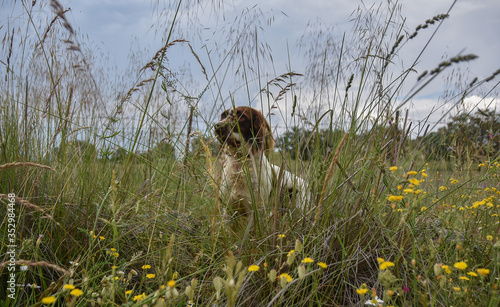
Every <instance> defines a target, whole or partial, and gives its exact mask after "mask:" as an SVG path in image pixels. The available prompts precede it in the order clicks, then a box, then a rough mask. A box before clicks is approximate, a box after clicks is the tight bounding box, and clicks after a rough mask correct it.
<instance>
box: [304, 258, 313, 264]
mask: <svg viewBox="0 0 500 307" xmlns="http://www.w3.org/2000/svg"><path fill="white" fill-rule="evenodd" d="M311 262H314V260H313V259H312V258H309V257H306V258H304V259H303V260H302V263H311Z"/></svg>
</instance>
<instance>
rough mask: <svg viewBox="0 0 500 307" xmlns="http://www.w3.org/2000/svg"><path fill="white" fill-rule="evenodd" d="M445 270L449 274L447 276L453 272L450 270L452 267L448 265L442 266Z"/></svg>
mask: <svg viewBox="0 0 500 307" xmlns="http://www.w3.org/2000/svg"><path fill="white" fill-rule="evenodd" d="M442 268H443V270H444V271H445V272H446V273H447V274H450V273H451V270H450V267H449V266H447V265H443V266H442Z"/></svg>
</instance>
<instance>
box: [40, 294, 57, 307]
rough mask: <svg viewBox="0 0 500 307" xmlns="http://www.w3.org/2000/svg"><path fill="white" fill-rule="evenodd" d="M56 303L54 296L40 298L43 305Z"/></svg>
mask: <svg viewBox="0 0 500 307" xmlns="http://www.w3.org/2000/svg"><path fill="white" fill-rule="evenodd" d="M55 301H56V298H55V297H54V296H47V297H44V298H42V303H43V304H46V305H48V304H53V303H54V302H55Z"/></svg>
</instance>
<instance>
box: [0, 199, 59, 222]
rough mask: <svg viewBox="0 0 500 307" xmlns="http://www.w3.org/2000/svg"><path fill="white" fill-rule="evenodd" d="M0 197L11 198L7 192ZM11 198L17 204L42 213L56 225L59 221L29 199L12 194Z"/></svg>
mask: <svg viewBox="0 0 500 307" xmlns="http://www.w3.org/2000/svg"><path fill="white" fill-rule="evenodd" d="M0 198H12V197H10V196H8V195H7V194H0ZM13 198H14V199H15V200H16V202H17V203H18V204H21V205H25V206H26V207H29V208H33V209H35V211H38V212H40V213H42V214H43V215H44V216H45V217H46V218H48V219H50V220H52V221H53V222H54V223H56V224H57V225H59V223H58V222H56V221H55V220H54V218H53V217H52V216H50V215H48V214H47V213H46V212H45V210H43V209H42V208H40V207H38V206H37V205H35V204H32V203H30V202H29V201H27V200H25V199H22V198H20V197H17V196H14V197H13Z"/></svg>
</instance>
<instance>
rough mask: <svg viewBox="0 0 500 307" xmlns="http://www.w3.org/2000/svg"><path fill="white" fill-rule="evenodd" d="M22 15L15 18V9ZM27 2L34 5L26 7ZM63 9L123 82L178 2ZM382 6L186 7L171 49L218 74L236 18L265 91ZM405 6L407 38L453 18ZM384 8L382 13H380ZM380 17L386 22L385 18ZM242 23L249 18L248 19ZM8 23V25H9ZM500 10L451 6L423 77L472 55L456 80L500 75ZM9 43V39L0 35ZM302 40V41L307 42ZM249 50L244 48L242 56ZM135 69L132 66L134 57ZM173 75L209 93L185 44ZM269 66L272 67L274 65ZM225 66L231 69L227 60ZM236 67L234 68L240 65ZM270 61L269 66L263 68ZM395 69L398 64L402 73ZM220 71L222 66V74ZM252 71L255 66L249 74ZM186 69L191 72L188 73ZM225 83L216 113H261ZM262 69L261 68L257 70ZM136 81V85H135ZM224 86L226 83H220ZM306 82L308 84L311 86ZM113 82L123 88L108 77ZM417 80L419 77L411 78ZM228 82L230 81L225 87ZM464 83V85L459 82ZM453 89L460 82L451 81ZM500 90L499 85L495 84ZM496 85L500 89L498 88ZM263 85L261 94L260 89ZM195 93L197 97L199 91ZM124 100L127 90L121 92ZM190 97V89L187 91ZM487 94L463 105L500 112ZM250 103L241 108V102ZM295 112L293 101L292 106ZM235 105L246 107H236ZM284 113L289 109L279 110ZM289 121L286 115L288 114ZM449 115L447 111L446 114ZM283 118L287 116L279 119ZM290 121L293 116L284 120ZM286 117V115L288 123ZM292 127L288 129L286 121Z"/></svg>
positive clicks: (215, 0) (436, 91)
mask: <svg viewBox="0 0 500 307" xmlns="http://www.w3.org/2000/svg"><path fill="white" fill-rule="evenodd" d="M16 2H17V8H19V2H20V1H16ZM29 2H31V1H29ZM49 2H50V1H45V2H44V1H39V3H41V4H40V7H41V8H38V10H45V11H47V12H50V6H49V5H48V3H49ZM59 2H60V3H61V4H62V5H63V6H64V7H65V8H70V9H71V10H70V12H68V13H67V15H66V16H67V18H68V20H69V22H70V23H71V24H72V26H73V27H74V28H75V29H77V31H78V33H80V34H81V35H85V36H87V37H88V39H86V41H85V42H86V43H87V41H89V42H92V44H93V46H96V47H97V49H99V50H100V54H104V55H105V56H104V57H105V58H106V60H104V61H102V63H103V64H102V65H108V66H109V67H113V69H111V70H110V71H112V73H115V74H121V75H122V77H123V74H127V76H129V73H130V71H134V70H135V71H138V70H139V68H140V67H141V66H142V65H144V64H145V63H147V62H148V61H149V60H150V59H151V57H152V56H153V55H154V54H155V52H156V51H157V50H158V49H160V48H161V47H162V46H163V44H164V42H165V38H166V33H167V32H168V29H169V25H170V23H171V20H172V18H173V11H174V9H175V5H176V3H177V2H173V1H171V2H169V1H157V0H121V1H118V0H85V1H82V0H59ZM380 3H387V1H382V2H381V1H363V2H362V1H352V0H313V1H299V0H269V1H244V0H236V1H221V0H210V1H203V0H200V1H187V0H185V1H183V5H182V7H181V14H180V16H179V17H178V18H179V19H178V21H179V23H178V24H177V27H176V28H175V29H174V32H173V37H172V38H173V39H186V40H188V41H190V43H191V45H192V46H193V49H194V51H195V52H196V53H197V54H198V55H199V56H200V59H201V61H202V63H203V64H204V65H205V66H206V67H207V69H208V70H210V67H209V66H210V63H211V61H212V62H213V63H212V64H213V65H214V66H215V67H217V66H218V65H221V63H224V59H223V58H221V57H220V56H217V55H216V53H217V52H220V53H222V54H224V51H222V50H226V51H227V50H230V48H231V47H232V46H231V45H226V41H225V40H224V38H227V37H230V36H231V35H232V34H231V31H232V28H231V25H232V24H233V23H234V21H235V19H236V18H239V23H238V25H240V26H241V25H242V24H247V25H249V31H252V30H254V29H255V30H257V31H258V33H259V34H258V38H259V43H262V50H263V52H264V53H266V51H267V53H266V54H267V55H268V56H269V58H262V59H261V61H262V67H263V68H262V69H263V71H261V75H262V76H263V77H262V80H260V81H261V82H264V83H265V82H266V81H267V80H270V79H272V78H274V77H276V76H278V75H280V74H282V73H285V72H287V71H288V70H289V69H290V66H291V69H292V70H294V71H296V72H299V73H302V74H304V73H307V69H306V67H305V65H306V63H305V60H304V55H303V53H304V51H305V48H304V45H302V48H301V46H300V42H301V38H302V39H303V40H302V42H304V41H307V35H310V33H311V29H312V28H313V27H311V26H309V27H308V25H315V29H316V30H317V29H320V28H321V29H322V31H325V32H329V33H328V34H329V36H331V38H333V39H334V40H336V43H337V44H338V43H339V42H340V41H341V39H342V35H343V34H344V33H347V34H348V35H349V33H351V30H352V27H353V21H352V19H353V18H354V17H353V16H354V15H353V14H352V13H353V12H355V11H356V10H357V8H359V7H361V8H364V9H369V8H372V10H376V9H377V7H378V6H379V4H380ZM399 3H400V4H401V12H400V13H399V12H398V15H400V16H401V20H402V19H404V20H405V30H406V31H409V32H411V31H413V30H414V29H415V27H416V26H417V25H419V24H422V23H424V22H425V20H426V19H429V18H432V17H433V16H435V15H437V14H442V13H445V12H446V11H448V9H449V8H450V6H451V5H452V3H453V1H444V0H440V1H435V0H413V1H408V0H403V1H400V2H399ZM1 4H2V5H1V11H0V19H2V20H4V21H5V20H8V19H7V16H15V15H16V13H15V12H14V14H13V10H12V3H11V2H10V1H3V2H2V3H1ZM382 7H384V6H382ZM382 14H384V13H382ZM242 16H245V17H242ZM9 20H12V19H9ZM433 29H434V28H431V29H427V30H425V31H421V34H419V36H418V37H417V39H415V40H414V41H412V42H410V43H409V44H408V45H407V46H405V48H404V49H401V53H400V55H399V57H398V58H397V60H398V61H401V62H405V63H406V65H408V63H409V62H411V61H412V60H413V59H414V58H415V57H416V56H417V54H418V52H419V51H420V50H421V48H422V46H423V45H424V44H425V42H426V40H427V38H428V37H429V36H430V35H431V34H432V31H433ZM499 29H500V1H498V0H482V1H474V0H459V1H457V2H456V4H455V5H454V7H453V9H452V11H451V13H450V17H449V18H448V19H447V20H446V21H445V22H444V23H443V24H442V26H441V28H440V30H439V31H438V32H437V34H436V36H435V37H434V39H433V41H432V42H431V44H430V45H429V46H428V47H427V49H426V51H425V54H424V55H423V56H422V57H421V59H420V61H419V63H418V67H419V68H420V70H419V72H421V71H423V70H426V69H427V70H431V69H433V68H434V67H436V66H437V64H438V63H440V62H442V61H443V60H445V59H447V58H451V57H452V56H455V55H457V54H468V53H473V54H476V55H478V56H479V58H478V59H477V60H475V61H474V62H472V63H466V64H464V65H461V66H460V72H461V73H464V74H465V75H467V78H469V79H472V78H473V77H479V78H480V79H481V78H485V77H487V76H489V75H491V73H493V72H494V71H495V70H497V69H499V68H500V57H499V56H498V50H500V31H499ZM0 30H1V31H2V32H5V30H6V29H5V28H4V29H0ZM2 34H4V33H2ZM304 36H306V38H305V39H304ZM242 48H243V49H244V48H245V47H244V46H243V47H242ZM131 54H133V55H134V59H133V60H132V61H131V60H130V55H131ZM168 56H169V62H168V63H169V65H170V67H172V69H173V70H177V71H179V74H185V77H189V78H190V79H191V81H190V83H187V85H188V86H191V87H192V92H190V93H189V94H196V93H199V92H201V91H202V90H203V87H204V84H205V83H204V78H203V76H202V75H201V74H200V69H199V66H198V64H197V63H196V61H195V59H194V58H193V56H192V55H191V53H190V51H189V48H187V46H186V45H185V44H179V46H175V47H173V48H172V50H171V51H170V50H169V53H168ZM270 56H272V60H271V59H270ZM226 61H228V60H227V59H226ZM237 61H239V60H238V59H237V60H236V62H237ZM266 61H267V62H266ZM396 64H398V63H396ZM222 65H223V64H222ZM249 66H251V65H249ZM186 67H188V68H186ZM222 67H224V69H226V70H227V71H228V72H229V73H228V74H226V75H225V77H224V78H225V79H224V80H225V81H224V82H225V84H227V87H223V89H224V91H223V92H222V93H221V95H223V96H224V97H222V98H217V91H216V90H215V91H214V90H213V89H212V88H211V89H210V90H211V93H210V95H205V96H206V99H207V100H210V99H214V100H216V101H217V99H219V100H220V102H218V103H219V105H220V109H222V108H224V107H225V106H227V105H229V104H230V97H235V98H236V99H237V100H238V101H244V103H243V104H245V103H246V104H248V100H249V99H248V98H247V97H245V96H252V97H250V100H251V101H252V102H253V103H254V105H258V101H259V98H258V89H259V88H260V87H259V86H258V85H259V84H258V81H259V80H253V81H252V82H251V84H252V86H251V87H250V88H249V89H248V90H241V87H242V84H243V83H244V82H242V80H239V81H233V80H230V79H231V78H233V79H235V80H236V79H237V78H234V77H233V74H237V72H234V71H233V70H234V69H235V68H234V67H229V66H222ZM259 69H260V68H259ZM130 77H131V79H134V76H132V75H130ZM219 77H220V78H223V76H219ZM306 77H307V76H306ZM110 78H118V76H117V77H114V76H110ZM414 78H416V76H414ZM228 80H230V81H228ZM462 81H463V80H462ZM446 82H447V79H446V75H443V76H442V77H439V78H438V80H436V82H433V83H432V84H431V85H430V86H429V87H427V88H426V90H425V91H424V92H422V93H421V94H420V95H419V96H417V97H415V98H414V99H413V100H412V103H411V105H409V106H411V115H410V117H412V118H414V119H416V120H418V119H422V118H424V117H425V116H426V115H427V114H428V113H429V112H430V111H431V110H432V108H433V107H435V106H436V105H439V103H438V100H439V99H440V97H441V96H443V89H444V88H445V87H446V86H447V85H446ZM448 82H457V80H448ZM494 82H498V78H497V79H495V80H494ZM493 84H495V83H493ZM260 85H261V84H260ZM197 87H198V88H197ZM123 90H124V91H126V90H127V89H126V88H123ZM186 91H187V92H189V89H186ZM481 94H482V93H475V94H471V95H470V96H468V97H467V102H468V103H470V104H471V105H474V104H475V103H477V102H478V101H482V102H483V104H488V103H491V104H492V105H496V104H497V103H499V99H498V96H499V95H498V89H495V90H494V91H492V92H491V93H488V95H487V96H486V98H487V99H484V98H485V96H482V95H481ZM243 97H245V98H244V100H241V99H243ZM287 103H288V104H290V101H288V102H287ZM237 104H241V103H238V102H237ZM439 106H440V109H441V110H446V109H449V108H451V107H452V104H445V103H444V102H441V104H440V105H439ZM209 108H211V109H210V110H202V111H203V112H205V114H206V115H205V116H206V120H207V121H213V120H214V119H215V118H216V117H217V114H218V111H219V110H217V109H214V108H213V104H212V107H209ZM283 110H285V108H283ZM286 110H287V111H286V112H284V113H289V110H290V108H289V107H287V108H286ZM443 112H444V111H443ZM443 112H441V113H436V114H435V115H434V116H433V118H431V120H429V121H431V122H437V121H439V118H440V116H441V114H442V113H443ZM282 113H283V112H282ZM288 115H289V114H288ZM286 116H287V115H286V114H285V115H283V117H286ZM281 120H284V121H286V120H287V119H285V118H282V119H281Z"/></svg>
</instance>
